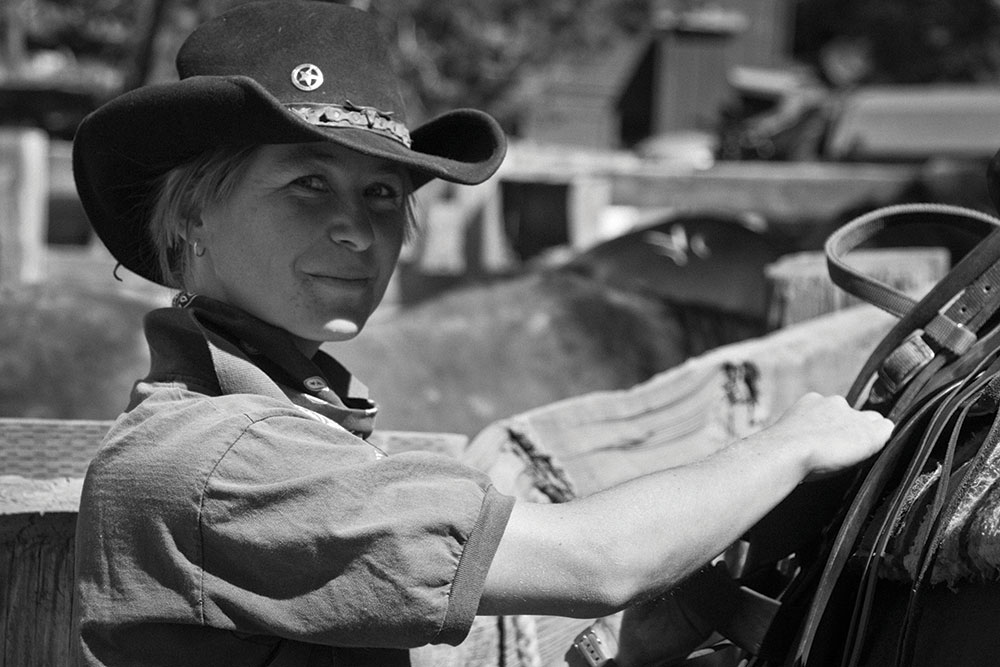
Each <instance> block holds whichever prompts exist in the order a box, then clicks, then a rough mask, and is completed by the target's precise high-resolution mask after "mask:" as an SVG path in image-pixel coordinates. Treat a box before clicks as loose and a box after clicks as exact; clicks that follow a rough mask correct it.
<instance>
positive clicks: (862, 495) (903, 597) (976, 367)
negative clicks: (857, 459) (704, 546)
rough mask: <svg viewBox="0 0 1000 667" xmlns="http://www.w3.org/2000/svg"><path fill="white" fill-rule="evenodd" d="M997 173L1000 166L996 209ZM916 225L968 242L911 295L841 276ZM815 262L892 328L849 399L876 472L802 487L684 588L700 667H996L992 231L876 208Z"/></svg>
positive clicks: (998, 328)
mask: <svg viewBox="0 0 1000 667" xmlns="http://www.w3.org/2000/svg"><path fill="white" fill-rule="evenodd" d="M998 166H1000V153H998V157H995V158H994V160H993V162H992V163H991V165H990V169H989V174H988V175H989V185H990V188H991V195H992V196H993V199H994V203H995V204H996V203H997V202H998V201H1000V196H998V192H997V190H996V188H997V186H1000V168H998ZM924 225H937V226H944V227H946V228H948V229H950V230H954V231H956V232H958V233H959V234H964V235H966V236H968V235H971V236H973V237H974V239H975V243H974V245H973V247H972V249H971V250H969V251H968V252H966V253H965V255H964V256H963V257H962V258H961V259H960V260H959V261H958V262H957V263H955V264H954V266H953V268H952V269H951V270H950V272H949V273H948V274H947V275H946V276H945V277H944V278H943V279H942V280H941V281H939V282H938V283H937V284H936V285H935V286H934V287H933V288H932V289H931V290H930V291H929V292H928V293H927V294H926V295H924V296H923V297H922V298H920V299H914V298H912V297H910V296H908V295H905V294H902V293H900V292H899V291H897V290H895V289H893V288H892V287H889V286H888V285H886V284H884V283H881V282H879V281H877V280H874V279H872V278H870V277H868V276H865V275H862V274H861V273H860V272H858V271H857V270H856V269H854V268H852V266H851V265H850V263H849V261H848V255H849V253H850V251H852V250H854V249H856V248H859V247H861V246H863V245H865V244H867V243H869V242H871V241H873V240H877V239H878V237H879V235H881V234H886V233H901V234H902V235H903V236H904V237H905V235H906V233H907V231H908V230H912V229H916V228H917V227H919V226H924ZM825 252H826V255H827V263H828V267H829V272H830V276H831V278H832V280H833V281H834V283H836V284H837V285H838V286H840V287H842V288H843V289H845V290H846V291H847V292H849V293H851V294H853V295H855V296H857V297H860V298H861V299H863V300H865V301H867V302H869V303H871V304H874V305H876V306H878V307H879V308H881V309H883V310H886V311H888V312H889V313H892V314H893V315H895V316H897V317H898V318H899V321H898V322H897V324H896V325H895V327H893V328H892V329H891V331H890V332H889V333H888V334H887V335H886V336H885V338H884V339H883V340H882V341H880V342H879V343H878V345H877V346H876V347H875V349H874V351H873V352H872V354H871V356H870V357H869V359H868V360H867V362H866V363H865V365H864V366H863V368H862V369H861V371H860V372H859V374H858V376H857V379H856V380H855V382H854V385H853V386H852V387H851V389H850V391H849V393H848V396H847V399H848V401H849V402H850V403H851V404H852V405H854V406H855V407H858V408H865V409H873V410H877V411H879V412H881V413H882V414H884V415H886V416H888V417H889V418H891V419H892V420H893V421H894V422H895V424H896V428H895V430H894V432H893V435H892V437H891V438H890V440H889V442H888V443H887V445H886V447H885V448H884V449H883V450H882V451H881V452H880V453H879V454H878V455H877V456H875V457H873V459H871V460H869V461H867V462H865V463H863V464H861V465H859V466H857V467H855V468H854V469H851V470H849V471H846V472H844V473H841V474H839V475H837V476H834V477H831V478H827V479H824V480H822V481H819V482H810V483H805V484H802V485H800V486H799V487H798V489H796V491H795V492H793V493H792V494H791V495H790V496H789V497H788V498H786V500H785V501H784V502H782V503H781V504H779V506H778V507H776V508H775V509H774V510H773V511H772V512H771V513H769V514H768V515H767V516H766V517H765V518H764V519H763V520H762V521H761V522H760V523H759V524H758V525H756V526H755V527H754V528H753V529H751V530H750V531H749V532H748V533H747V534H746V535H745V536H744V540H742V541H741V543H740V544H738V545H736V546H735V547H734V548H733V549H730V552H734V551H735V552H737V553H736V554H735V556H733V554H732V553H729V554H727V559H726V562H719V563H717V564H716V565H715V566H714V567H711V568H708V569H706V570H705V571H703V572H702V573H700V574H699V575H697V576H698V578H699V579H700V580H701V581H700V582H699V584H700V586H699V590H701V591H708V593H707V594H703V595H701V596H700V597H699V599H698V600H696V601H694V603H693V604H694V606H695V608H696V610H697V611H698V612H699V613H700V614H701V615H702V616H703V617H704V618H706V619H708V620H710V621H711V622H712V623H713V625H714V626H715V627H716V628H717V631H718V633H719V634H720V635H722V636H723V637H724V639H725V641H724V642H723V643H721V644H718V645H717V647H720V646H721V647H724V648H725V649H726V651H727V652H726V656H727V657H726V658H725V660H721V659H720V660H716V661H715V662H714V663H713V664H716V665H721V664H730V665H737V664H738V665H741V666H742V665H749V666H750V667H828V666H833V667H837V666H839V667H861V666H873V665H879V666H882V665H895V666H897V667H903V666H911V665H920V666H922V665H941V664H948V665H959V666H961V665H973V664H976V665H981V664H986V663H987V662H988V663H995V662H997V661H1000V636H998V635H1000V633H997V632H996V628H995V626H996V620H997V619H998V618H1000V416H998V404H1000V314H998V311H1000V219H997V218H995V217H993V216H991V215H987V214H985V213H982V212H979V211H975V210H970V209H965V208H961V207H955V206H947V205H941V204H904V205H897V206H890V207H885V208H880V209H877V210H875V211H872V212H870V213H868V214H865V215H863V216H861V217H859V218H856V219H855V220H853V221H851V222H849V223H848V224H847V225H845V226H844V227H841V228H840V229H838V230H837V231H836V232H834V233H833V234H832V235H831V236H830V237H829V239H828V240H827V243H826V245H825ZM727 645H728V646H727ZM732 649H735V650H732ZM987 656H992V659H991V658H988V657H987ZM719 657H720V658H721V652H720V656H719ZM984 661H985V662H984Z"/></svg>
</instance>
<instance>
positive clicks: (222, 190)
mask: <svg viewBox="0 0 1000 667" xmlns="http://www.w3.org/2000/svg"><path fill="white" fill-rule="evenodd" d="M257 149H258V146H222V147H219V148H216V149H214V150H210V151H207V152H205V153H202V154H201V155H199V156H198V157H196V158H194V159H192V160H188V161H187V162H183V163H181V164H180V165H178V166H176V167H174V168H173V169H171V170H170V171H168V172H167V173H165V174H163V175H162V176H160V177H159V178H157V179H156V180H155V181H154V182H153V187H152V189H151V199H152V205H151V207H150V212H149V228H148V233H149V236H150V240H151V241H152V243H153V247H154V248H156V259H157V265H158V266H159V270H160V277H161V279H162V282H163V284H165V285H166V286H167V287H172V288H174V289H181V290H182V289H185V284H184V278H185V275H186V274H187V267H188V263H189V262H190V257H191V254H190V253H191V247H190V246H189V245H188V235H189V233H190V231H191V225H192V223H193V222H195V221H196V220H197V218H198V215H199V213H200V212H201V210H202V209H204V208H205V207H206V206H208V205H210V204H217V203H219V202H222V201H224V200H225V199H227V198H228V197H229V196H230V195H231V194H232V192H233V188H235V186H236V184H237V183H239V181H240V177H241V176H242V175H243V172H244V170H245V169H246V166H247V165H248V164H249V163H250V160H251V159H252V158H253V156H254V154H255V153H256V151H257Z"/></svg>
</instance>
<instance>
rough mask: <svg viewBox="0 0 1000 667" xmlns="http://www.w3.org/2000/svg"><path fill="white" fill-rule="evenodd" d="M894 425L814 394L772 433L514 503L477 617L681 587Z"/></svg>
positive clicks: (618, 605)
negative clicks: (542, 500)
mask: <svg viewBox="0 0 1000 667" xmlns="http://www.w3.org/2000/svg"><path fill="white" fill-rule="evenodd" d="M891 430H892V423H891V422H889V421H888V420H886V419H884V418H883V417H881V415H878V414H877V413H874V412H858V411H856V410H853V409H852V408H850V407H849V406H848V405H847V403H846V401H844V399H843V398H840V397H829V398H824V397H821V396H819V395H818V394H810V395H808V396H805V397H803V398H802V399H801V400H800V401H799V402H798V403H796V404H795V405H794V406H793V407H792V408H791V409H790V410H789V411H788V412H787V413H786V414H785V415H784V416H783V417H782V418H781V419H780V420H779V421H778V422H777V423H775V424H774V425H773V426H771V427H770V428H768V429H765V430H763V431H760V432H758V433H756V434H754V435H752V436H749V437H747V438H745V439H743V440H740V441H738V442H736V443H734V444H733V445H731V446H729V447H727V448H726V449H723V450H721V451H719V452H717V453H716V454H714V455H712V456H710V457H708V458H706V459H703V460H701V461H699V462H697V463H694V464H691V465H687V466H683V467H679V468H673V469H669V470H664V471H661V472H656V473H652V474H649V475H645V476H643V477H640V478H637V479H634V480H630V481H629V482H626V483H624V484H620V485H618V486H615V487H612V488H610V489H608V490H605V491H602V492H600V493H596V494H594V495H592V496H589V497H587V498H582V499H579V500H575V501H572V502H569V503H563V504H555V505H545V504H532V503H524V502H519V503H518V504H517V505H515V507H514V510H513V512H512V514H511V517H510V521H509V522H508V524H507V529H506V532H505V533H504V537H503V539H502V540H501V542H500V545H499V548H498V550H497V553H496V556H495V557H494V559H493V563H492V566H491V567H490V570H489V574H488V576H487V579H486V585H485V589H484V592H483V595H482V599H481V601H480V606H479V613H481V614H552V615H561V616H576V617H596V616H603V615H607V614H609V613H613V612H615V611H618V610H619V609H622V608H623V607H625V606H628V605H629V604H632V603H634V602H638V601H640V600H643V599H648V598H649V597H652V596H654V595H656V594H658V593H660V592H662V591H664V590H666V589H668V588H670V587H672V586H673V585H675V584H676V583H678V582H679V581H680V580H682V579H683V578H684V577H686V576H687V575H689V574H691V573H692V572H694V571H695V570H696V569H698V568H699V567H701V566H702V565H704V564H705V563H706V562H708V561H709V560H711V559H712V558H713V557H715V556H716V555H718V554H719V553H720V552H722V551H723V550H724V549H725V548H726V547H727V546H728V545H729V544H731V543H732V542H734V541H735V540H736V539H738V538H739V537H740V535H742V534H743V533H744V532H745V531H746V530H747V529H749V528H750V527H751V526H753V525H754V524H755V523H756V522H757V521H758V520H760V518H761V517H763V516H764V515H765V514H766V513H767V512H768V511H769V510H770V509H772V508H773V507H774V506H775V505H776V504H777V503H778V502H779V501H781V500H782V499H783V498H784V497H785V496H786V495H787V494H788V493H789V492H790V491H791V490H792V489H794V488H795V486H796V485H797V484H799V482H801V481H802V480H803V479H804V478H805V477H806V476H807V475H810V474H821V473H824V472H831V471H835V470H839V469H841V468H843V467H846V466H849V465H852V464H854V463H857V462H859V461H861V460H864V459H866V458H868V457H869V456H871V455H872V454H874V453H875V452H877V451H878V450H879V449H880V448H881V447H882V446H883V445H884V443H885V441H886V440H887V439H888V437H889V435H890V433H891Z"/></svg>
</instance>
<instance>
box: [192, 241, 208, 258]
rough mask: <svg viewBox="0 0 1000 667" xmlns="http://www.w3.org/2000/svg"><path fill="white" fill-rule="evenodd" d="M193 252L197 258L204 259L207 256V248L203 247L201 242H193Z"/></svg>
mask: <svg viewBox="0 0 1000 667" xmlns="http://www.w3.org/2000/svg"><path fill="white" fill-rule="evenodd" d="M191 251H192V252H193V253H194V256H195V257H203V256H204V255H205V248H204V247H203V246H201V241H194V242H192V243H191Z"/></svg>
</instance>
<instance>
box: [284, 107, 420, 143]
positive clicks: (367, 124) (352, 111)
mask: <svg viewBox="0 0 1000 667" xmlns="http://www.w3.org/2000/svg"><path fill="white" fill-rule="evenodd" d="M285 108H286V109H288V110H289V111H291V112H292V113H294V114H295V115H296V116H298V117H299V118H301V119H302V120H304V121H306V122H307V123H309V124H310V125H318V126H319V127H356V128H361V129H363V130H369V131H371V132H375V133H376V134H381V135H382V136H385V137H389V138H390V139H395V140H396V141H398V142H399V143H401V144H403V145H404V146H406V147H407V148H409V147H410V143H411V142H410V131H409V130H408V129H406V126H405V125H403V124H402V123H400V122H399V121H398V120H393V119H392V118H391V116H392V113H391V112H388V111H380V110H378V109H376V108H375V107H359V106H356V105H353V104H351V103H350V102H348V103H347V104H345V105H343V106H342V105H339V104H301V103H300V104H286V105H285Z"/></svg>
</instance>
